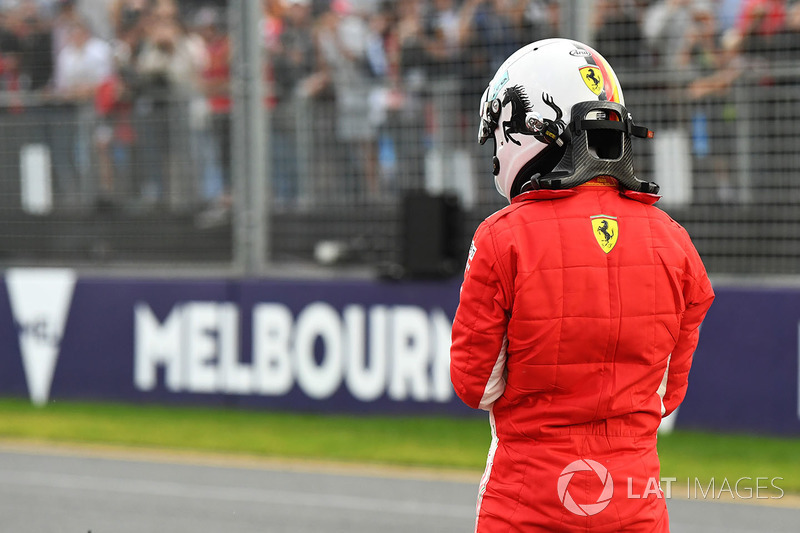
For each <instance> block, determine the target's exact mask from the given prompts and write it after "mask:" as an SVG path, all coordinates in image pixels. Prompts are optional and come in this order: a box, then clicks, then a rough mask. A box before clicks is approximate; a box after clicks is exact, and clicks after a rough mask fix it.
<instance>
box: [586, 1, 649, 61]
mask: <svg viewBox="0 0 800 533" xmlns="http://www.w3.org/2000/svg"><path fill="white" fill-rule="evenodd" d="M635 9H636V8H635V7H634V6H631V5H630V4H629V3H628V2H625V1H624V0H601V1H600V2H597V4H596V5H595V11H594V14H595V18H594V20H593V21H592V26H593V29H594V41H595V44H596V45H597V48H599V49H600V50H603V52H604V54H605V57H606V59H608V60H609V61H610V62H611V64H612V65H614V68H616V69H618V70H619V71H625V70H629V71H632V70H635V69H636V68H638V67H640V66H641V61H642V49H643V46H642V45H643V41H644V38H643V37H642V32H641V26H640V23H639V18H638V12H637V11H636V10H635Z"/></svg>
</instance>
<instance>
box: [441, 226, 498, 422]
mask: <svg viewBox="0 0 800 533" xmlns="http://www.w3.org/2000/svg"><path fill="white" fill-rule="evenodd" d="M506 252H507V251H506V250H498V246H497V242H496V239H495V236H494V235H493V233H492V226H491V225H489V223H487V222H484V223H483V224H482V225H481V226H480V227H479V228H478V231H477V232H476V233H475V237H474V239H473V241H472V246H471V247H470V252H469V259H468V261H467V267H466V271H465V272H464V282H463V284H462V286H461V296H460V300H459V305H458V310H457V311H456V316H455V320H454V321H453V332H452V344H451V348H450V377H451V380H452V382H453V387H454V388H455V391H456V394H458V396H459V398H461V399H462V400H463V401H464V403H466V404H467V405H469V406H470V407H472V408H481V409H487V410H488V409H489V408H490V407H491V405H492V404H493V403H494V401H495V400H496V399H497V398H498V397H500V396H501V395H502V394H503V391H504V390H505V362H506V346H507V337H506V327H507V325H508V317H509V315H510V310H511V297H510V291H509V287H510V286H511V284H510V280H509V279H508V274H507V273H508V272H509V270H508V268H507V266H506V265H503V264H502V263H501V259H500V258H502V257H507V256H508V254H507V253H506Z"/></svg>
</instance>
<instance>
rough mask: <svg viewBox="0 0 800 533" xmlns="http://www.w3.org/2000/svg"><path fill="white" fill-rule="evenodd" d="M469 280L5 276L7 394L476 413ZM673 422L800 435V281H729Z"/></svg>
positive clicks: (1, 385)
mask: <svg viewBox="0 0 800 533" xmlns="http://www.w3.org/2000/svg"><path fill="white" fill-rule="evenodd" d="M459 284H460V282H459V280H452V281H447V282H434V281H431V282H398V283H388V282H379V281H289V280H226V279H218V280H213V279H202V280H172V279H170V280H150V279H116V278H78V277H77V276H76V275H75V273H74V272H72V271H69V270H56V269H11V270H8V271H6V273H5V283H3V284H0V346H1V350H2V351H1V352H0V391H1V392H2V394H3V395H7V396H28V397H30V398H31V400H32V401H33V402H34V403H38V404H44V403H46V402H48V401H50V400H56V399H65V400H66V399H75V400H78V399H80V400H108V401H125V402H150V403H183V404H202V405H225V406H243V407H257V408H268V409H280V410H294V411H315V412H338V413H380V414H393V413H404V414H433V413H437V414H459V415H464V414H468V413H470V412H471V411H470V410H469V409H468V408H466V407H465V406H463V405H462V404H461V402H460V400H459V399H458V398H457V397H456V396H455V394H454V393H453V390H452V386H451V385H450V378H449V343H450V328H451V326H452V319H453V315H454V313H455V309H456V306H457V304H458V291H459ZM716 291H717V301H716V302H715V304H714V306H713V307H712V309H711V312H710V313H709V315H708V317H707V319H706V321H705V323H704V324H703V329H702V333H701V340H700V346H699V347H698V350H697V353H696V354H695V365H694V368H693V370H692V374H691V377H690V386H689V393H688V394H687V397H686V401H685V402H684V404H683V405H682V406H681V408H680V410H679V412H678V415H677V417H676V418H675V420H674V422H675V425H676V427H679V428H681V427H683V428H699V429H715V430H726V431H747V432H753V431H755V432H765V433H778V434H781V433H782V434H800V421H798V412H799V411H800V400H798V380H800V377H799V376H798V357H799V356H800V353H799V352H800V348H798V329H799V328H800V290H796V289H793V290H768V289H764V290H756V289H737V288H728V287H717V289H716Z"/></svg>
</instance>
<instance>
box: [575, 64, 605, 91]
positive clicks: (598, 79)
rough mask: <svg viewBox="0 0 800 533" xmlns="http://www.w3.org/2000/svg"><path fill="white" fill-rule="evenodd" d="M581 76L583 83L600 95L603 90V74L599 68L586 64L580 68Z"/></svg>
mask: <svg viewBox="0 0 800 533" xmlns="http://www.w3.org/2000/svg"><path fill="white" fill-rule="evenodd" d="M580 72H581V78H583V83H585V84H586V86H587V87H588V88H589V90H590V91H592V92H593V93H594V94H596V95H597V96H600V93H601V92H603V87H604V85H605V84H604V83H603V74H602V73H601V72H600V68H598V67H596V66H594V65H586V66H585V67H581V68H580Z"/></svg>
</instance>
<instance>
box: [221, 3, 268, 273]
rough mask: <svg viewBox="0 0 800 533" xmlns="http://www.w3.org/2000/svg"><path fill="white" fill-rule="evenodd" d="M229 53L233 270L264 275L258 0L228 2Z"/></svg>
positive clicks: (264, 121) (264, 125) (264, 146)
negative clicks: (230, 52)
mask: <svg viewBox="0 0 800 533" xmlns="http://www.w3.org/2000/svg"><path fill="white" fill-rule="evenodd" d="M228 9H229V23H230V35H231V45H232V57H231V67H232V72H231V99H232V103H233V108H232V115H231V142H232V144H233V146H232V148H231V154H232V162H231V164H232V167H233V168H232V176H233V189H234V206H233V207H234V209H233V239H234V241H233V242H234V244H233V255H234V264H235V268H236V270H238V271H239V272H240V273H242V274H244V275H248V276H256V275H260V274H263V272H264V269H265V266H266V262H267V255H268V251H269V243H268V242H267V241H268V236H269V228H268V227H267V225H268V221H269V216H268V211H269V209H268V206H269V203H268V199H267V194H266V192H267V190H269V189H268V186H269V170H268V162H269V160H270V154H269V152H270V150H269V146H270V145H269V133H268V132H269V128H268V115H267V110H266V108H265V106H264V94H265V91H264V65H265V61H264V48H263V46H262V41H261V20H262V18H263V17H262V13H261V2H254V1H252V0H233V1H232V2H231V3H230V4H229V8H228Z"/></svg>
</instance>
